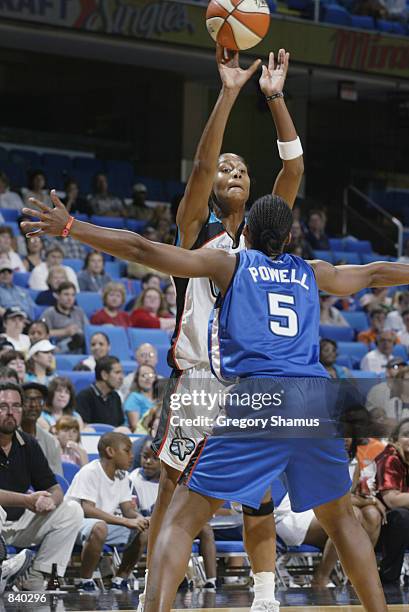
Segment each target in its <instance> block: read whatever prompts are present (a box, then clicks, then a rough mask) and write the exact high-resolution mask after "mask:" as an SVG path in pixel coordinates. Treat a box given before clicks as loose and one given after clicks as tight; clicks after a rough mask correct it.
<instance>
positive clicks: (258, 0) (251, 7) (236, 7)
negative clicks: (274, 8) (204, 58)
mask: <svg viewBox="0 0 409 612" xmlns="http://www.w3.org/2000/svg"><path fill="white" fill-rule="evenodd" d="M269 25H270V10H269V8H268V4H267V2H266V1H265V0H210V2H209V6H208V7H207V12H206V27H207V30H208V32H209V34H210V36H211V37H212V38H213V40H215V41H216V42H218V43H219V44H220V45H222V46H223V47H226V48H227V49H233V50H234V51H239V50H244V49H250V48H251V47H255V45H257V44H258V43H259V42H260V41H261V40H262V39H263V38H264V36H265V35H266V34H267V31H268V27H269Z"/></svg>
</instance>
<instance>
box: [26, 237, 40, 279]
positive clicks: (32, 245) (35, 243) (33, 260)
mask: <svg viewBox="0 0 409 612" xmlns="http://www.w3.org/2000/svg"><path fill="white" fill-rule="evenodd" d="M26 246H27V257H25V258H24V259H23V264H24V266H25V268H26V270H27V272H31V271H32V270H34V268H35V267H36V266H39V265H40V263H43V261H44V259H43V256H42V253H43V249H44V245H43V241H42V239H41V236H31V237H30V238H27V237H26Z"/></svg>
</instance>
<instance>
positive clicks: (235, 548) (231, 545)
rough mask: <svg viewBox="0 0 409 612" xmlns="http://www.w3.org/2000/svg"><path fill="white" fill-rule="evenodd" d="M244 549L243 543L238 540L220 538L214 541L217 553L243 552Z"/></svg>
mask: <svg viewBox="0 0 409 612" xmlns="http://www.w3.org/2000/svg"><path fill="white" fill-rule="evenodd" d="M244 552H245V549H244V544H243V542H240V541H239V540H237V541H234V540H225V541H224V540H220V541H216V553H217V554H223V553H230V554H232V553H244Z"/></svg>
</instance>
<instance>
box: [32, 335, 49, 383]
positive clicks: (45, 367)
mask: <svg viewBox="0 0 409 612" xmlns="http://www.w3.org/2000/svg"><path fill="white" fill-rule="evenodd" d="M53 351H55V346H54V345H53V344H51V342H50V341H49V340H40V342H36V343H35V344H33V345H32V346H31V348H30V350H29V351H28V359H27V376H26V380H27V381H29V382H37V383H40V384H42V385H48V384H49V383H50V382H51V380H52V379H53V378H54V377H53V371H54V369H55V361H54V356H53Z"/></svg>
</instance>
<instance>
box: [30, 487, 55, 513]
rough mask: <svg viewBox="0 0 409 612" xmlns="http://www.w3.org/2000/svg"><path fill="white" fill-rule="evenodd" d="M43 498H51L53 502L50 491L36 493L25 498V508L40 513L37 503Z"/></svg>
mask: <svg viewBox="0 0 409 612" xmlns="http://www.w3.org/2000/svg"><path fill="white" fill-rule="evenodd" d="M41 498H43V499H44V498H51V501H53V500H52V497H51V493H50V492H49V491H35V492H34V493H28V494H27V495H26V498H25V507H26V508H27V510H31V512H38V510H37V502H38V500H39V499H41ZM53 503H54V501H53Z"/></svg>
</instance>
